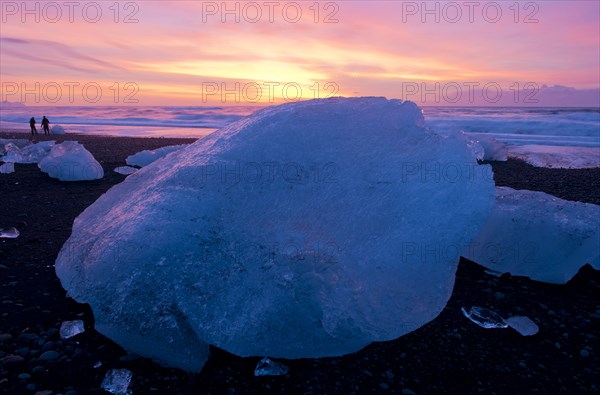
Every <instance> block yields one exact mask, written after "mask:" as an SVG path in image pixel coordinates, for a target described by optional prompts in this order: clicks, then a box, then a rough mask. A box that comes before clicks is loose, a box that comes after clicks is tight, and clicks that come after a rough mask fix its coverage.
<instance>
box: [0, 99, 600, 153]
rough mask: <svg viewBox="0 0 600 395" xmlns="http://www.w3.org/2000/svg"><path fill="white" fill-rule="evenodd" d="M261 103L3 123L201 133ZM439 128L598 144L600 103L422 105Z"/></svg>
mask: <svg viewBox="0 0 600 395" xmlns="http://www.w3.org/2000/svg"><path fill="white" fill-rule="evenodd" d="M258 109H260V107H254V106H223V107H182V106H180V107H122V106H114V107H24V106H23V107H21V106H18V107H17V106H15V107H3V108H2V109H0V128H1V129H4V130H6V129H23V130H29V125H28V121H29V118H30V117H31V116H34V117H35V118H36V120H37V121H38V122H39V121H40V120H41V118H42V116H43V115H46V116H47V117H48V118H49V119H50V122H51V124H52V125H56V124H60V125H62V126H63V127H64V128H65V129H66V131H67V133H69V132H71V133H90V134H104V135H117V136H142V137H144V136H145V137H150V136H164V137H202V136H205V135H207V134H209V133H211V132H213V131H214V130H216V129H219V128H221V127H223V126H226V125H227V124H229V123H232V122H234V121H237V120H238V119H240V118H242V117H244V116H246V115H249V114H251V113H252V112H254V111H256V110H258ZM423 113H424V115H425V119H426V121H427V124H428V125H429V127H430V128H432V129H433V130H435V131H438V132H441V133H453V132H458V131H464V132H466V133H469V134H473V135H478V134H487V135H489V136H492V137H494V138H496V139H497V140H499V141H502V142H505V143H509V144H511V145H516V146H524V145H537V146H553V147H586V148H600V108H515V107H423Z"/></svg>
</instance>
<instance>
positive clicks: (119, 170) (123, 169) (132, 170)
mask: <svg viewBox="0 0 600 395" xmlns="http://www.w3.org/2000/svg"><path fill="white" fill-rule="evenodd" d="M136 171H138V169H136V168H135V167H131V166H119V167H117V168H116V169H115V172H116V173H119V174H123V175H126V176H128V175H130V174H133V173H135V172H136Z"/></svg>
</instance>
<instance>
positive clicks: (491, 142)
mask: <svg viewBox="0 0 600 395" xmlns="http://www.w3.org/2000/svg"><path fill="white" fill-rule="evenodd" d="M476 138H477V142H478V143H479V145H480V146H481V147H482V148H483V160H495V161H506V160H507V159H508V148H507V147H506V145H505V144H504V143H502V142H500V141H498V140H496V139H495V138H493V137H490V136H486V135H483V134H478V135H477V137H476Z"/></svg>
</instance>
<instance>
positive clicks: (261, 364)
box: [254, 358, 288, 377]
mask: <svg viewBox="0 0 600 395" xmlns="http://www.w3.org/2000/svg"><path fill="white" fill-rule="evenodd" d="M287 372H288V367H287V366H285V365H284V364H282V363H280V362H275V361H272V360H271V359H269V358H263V359H261V360H260V361H258V364H256V368H255V369H254V375H255V376H257V377H258V376H283V375H284V374H287Z"/></svg>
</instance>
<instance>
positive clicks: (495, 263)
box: [463, 187, 600, 284]
mask: <svg viewBox="0 0 600 395" xmlns="http://www.w3.org/2000/svg"><path fill="white" fill-rule="evenodd" d="M598 218H600V206H598V205H595V204H588V203H580V202H572V201H568V200H563V199H559V198H557V197H554V196H551V195H548V194H546V193H543V192H533V191H527V190H515V189H511V188H507V187H498V188H496V204H495V207H494V210H493V212H492V215H491V217H490V219H489V221H488V223H487V224H486V226H485V227H484V228H483V230H482V231H481V233H480V234H479V235H478V236H477V238H476V239H475V240H474V241H473V243H472V244H471V245H468V246H467V248H466V249H465V251H464V252H463V256H464V257H465V258H468V259H470V260H472V261H475V262H477V263H479V264H481V265H484V266H486V267H488V268H490V269H492V270H495V271H498V272H502V273H504V272H509V273H511V274H513V275H519V276H527V277H530V278H531V279H533V280H538V281H545V282H549V283H557V284H564V283H566V282H567V281H569V280H570V279H571V278H572V277H573V276H574V275H575V274H576V273H577V271H578V270H579V269H580V268H581V266H583V265H585V264H586V263H589V264H591V265H592V266H593V267H595V268H596V269H600V262H599V261H600V222H599V221H598Z"/></svg>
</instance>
